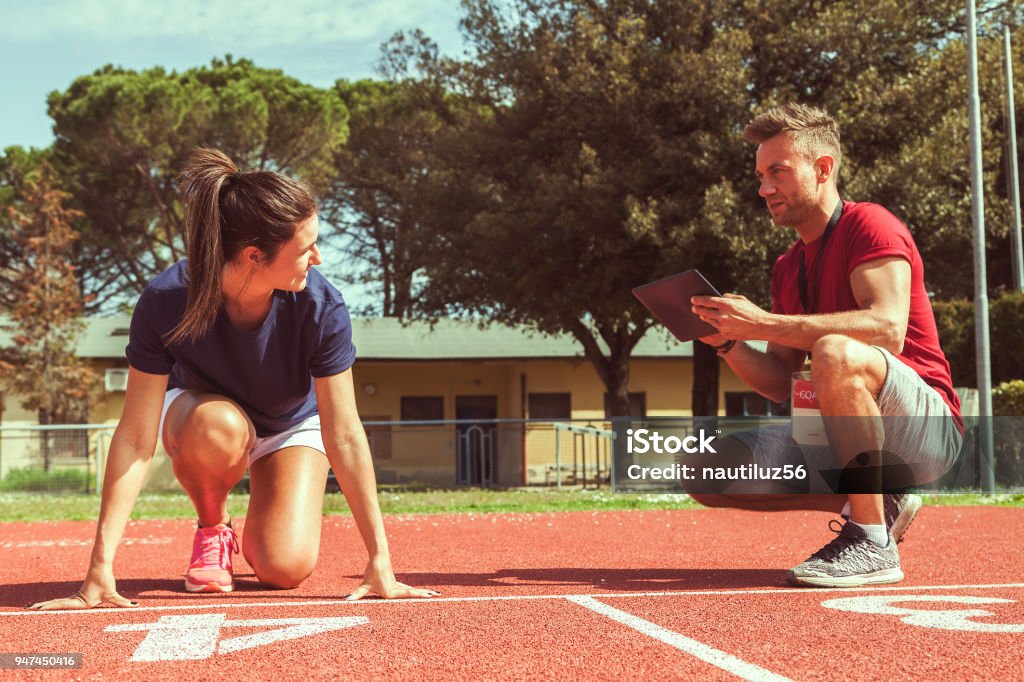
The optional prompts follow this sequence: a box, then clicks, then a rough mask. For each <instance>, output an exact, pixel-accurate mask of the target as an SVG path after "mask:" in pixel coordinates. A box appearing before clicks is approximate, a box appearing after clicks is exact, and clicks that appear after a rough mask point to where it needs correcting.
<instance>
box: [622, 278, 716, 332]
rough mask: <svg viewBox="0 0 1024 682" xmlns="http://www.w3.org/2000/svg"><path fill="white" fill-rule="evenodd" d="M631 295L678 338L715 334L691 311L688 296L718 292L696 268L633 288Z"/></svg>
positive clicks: (712, 294)
mask: <svg viewBox="0 0 1024 682" xmlns="http://www.w3.org/2000/svg"><path fill="white" fill-rule="evenodd" d="M633 295H634V296H636V297H637V298H638V299H640V302H641V303H643V304H644V307H645V308H647V309H648V310H650V311H651V314H652V315H654V317H655V319H657V320H658V322H661V323H662V324H663V325H665V327H667V328H668V330H669V331H670V332H672V336H674V337H676V338H677V339H679V340H680V341H693V340H694V339H699V338H701V337H702V336H711V335H712V334H717V333H718V330H717V329H715V328H714V327H712V326H711V325H710V324H708V323H707V322H705V321H704V320H702V319H700V318H699V317H698V316H697V315H695V314H694V313H693V311H692V304H691V303H690V298H691V297H692V296H721V295H722V294H720V293H718V289H716V288H715V287H713V286H711V283H710V282H708V281H707V280H706V279H704V276H703V275H702V274H700V272H698V271H697V270H687V271H686V272H680V273H679V274H678V275H672V276H670V277H666V278H664V279H659V280H658V281H656V282H651V283H650V284H644V285H642V286H638V287H636V288H635V289H633Z"/></svg>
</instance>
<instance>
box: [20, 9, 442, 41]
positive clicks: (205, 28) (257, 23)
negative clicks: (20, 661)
mask: <svg viewBox="0 0 1024 682" xmlns="http://www.w3.org/2000/svg"><path fill="white" fill-rule="evenodd" d="M6 4H7V6H6V7H5V9H4V14H5V17H4V21H3V22H0V40H4V39H6V40H16V41H25V42H31V41H40V40H47V41H48V40H52V39H73V40H98V41H112V42H121V41H126V40H146V41H149V40H163V39H173V38H176V37H182V36H189V37H199V36H202V37H204V38H206V39H209V40H211V41H216V42H219V43H225V44H244V45H247V46H249V47H251V48H253V49H258V48H263V47H271V46H274V47H280V46H286V45H294V46H295V47H296V48H301V47H302V46H303V45H325V44H338V43H351V42H363V41H370V40H380V39H383V38H387V37H389V36H390V35H391V34H392V33H393V32H394V31H397V30H401V29H411V28H417V27H422V28H424V29H426V30H427V31H428V33H429V30H430V28H431V26H432V25H433V23H434V21H433V20H434V19H435V18H436V17H438V16H439V15H440V16H444V17H445V18H446V19H448V20H450V19H451V18H452V17H454V16H455V15H456V14H457V11H456V7H457V0H381V1H380V2H373V1H372V0H371V1H367V0H350V1H341V2H339V0H248V1H246V0H242V1H241V2H240V1H239V0H176V1H174V2H166V1H154V0H78V1H75V0H49V1H47V0H37V1H36V2H17V3H6Z"/></svg>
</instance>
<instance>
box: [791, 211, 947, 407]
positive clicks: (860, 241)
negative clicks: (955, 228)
mask: <svg viewBox="0 0 1024 682" xmlns="http://www.w3.org/2000/svg"><path fill="white" fill-rule="evenodd" d="M820 247H821V239H818V240H816V241H814V242H812V243H810V244H807V245H804V243H803V241H802V240H799V239H798V240H797V241H796V243H795V244H793V246H791V247H789V250H787V251H786V253H784V254H782V255H781V256H780V257H779V259H778V260H777V261H775V268H774V269H773V270H772V311H773V312H775V313H780V314H783V315H802V314H807V313H809V312H810V311H805V310H804V308H803V304H802V303H801V302H800V286H799V284H798V281H799V274H798V273H799V271H800V253H801V252H804V259H805V261H804V262H805V264H806V267H805V272H806V273H807V299H808V301H814V306H815V308H814V312H815V313H840V312H844V311H847V310H857V309H859V307H860V306H858V305H857V299H855V298H854V296H853V289H852V288H851V286H850V274H851V273H852V272H853V271H854V269H855V268H856V267H857V266H859V265H862V264H864V263H867V262H869V261H873V260H877V259H879V258H889V257H893V256H896V257H899V258H903V259H905V260H907V262H909V263H910V320H909V321H908V323H907V335H906V339H905V341H904V343H903V352H902V353H901V354H900V355H899V359H900V360H902V361H903V362H904V363H905V364H906V365H907V366H908V367H910V368H911V369H912V370H914V371H915V372H917V373H918V375H920V377H921V378H922V379H924V382H925V383H926V384H928V385H929V386H931V387H932V388H934V389H935V390H936V391H938V392H939V395H941V396H942V399H943V400H945V401H946V404H947V405H949V409H950V412H952V414H953V416H954V418H956V420H957V423H958V424H959V423H960V419H959V417H960V399H959V398H958V397H957V395H956V393H955V392H954V391H953V379H952V377H951V376H950V373H949V362H948V361H947V360H946V356H945V355H943V354H942V349H941V348H940V347H939V334H938V331H937V329H936V327H935V313H933V312H932V304H931V301H930V300H929V299H928V292H927V291H926V290H925V287H924V264H923V263H922V262H921V254H920V253H918V251H917V245H916V244H914V238H913V237H911V236H910V231H909V230H908V229H907V226H906V225H904V224H903V223H902V222H900V220H899V218H897V217H896V216H894V215H893V214H892V213H889V211H887V210H886V209H885V208H883V207H882V206H879V205H878V204H869V203H858V202H855V201H844V202H843V215H842V217H841V218H840V219H839V223H838V224H836V226H835V229H833V231H832V234H831V235H830V236H829V239H828V243H827V244H826V245H825V255H824V261H822V262H821V263H820V264H819V263H817V262H816V260H817V258H818V256H819V255H820V254H819V253H818V252H819V251H820ZM819 272H820V273H821V274H820V276H819V274H818V273H819ZM819 282H820V285H819Z"/></svg>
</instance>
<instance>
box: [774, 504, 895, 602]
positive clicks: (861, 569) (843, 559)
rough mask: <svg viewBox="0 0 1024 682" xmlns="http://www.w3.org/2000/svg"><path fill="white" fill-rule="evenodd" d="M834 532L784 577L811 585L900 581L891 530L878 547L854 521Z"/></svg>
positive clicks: (875, 583) (854, 584) (793, 582)
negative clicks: (834, 534)
mask: <svg viewBox="0 0 1024 682" xmlns="http://www.w3.org/2000/svg"><path fill="white" fill-rule="evenodd" d="M832 523H838V521H835V520H833V521H832V522H831V523H830V524H829V526H830V527H832ZM832 529H833V530H836V529H835V528H832ZM836 532H837V533H838V535H837V536H836V537H835V539H833V540H832V542H830V543H828V544H827V545H825V546H824V547H822V548H821V549H819V550H818V551H817V552H815V553H814V554H812V555H811V557H810V558H809V559H807V561H805V562H803V563H802V564H800V565H799V566H796V567H795V568H793V569H791V570H790V571H789V572H788V573H787V574H786V580H787V581H788V582H790V583H792V584H794V585H808V586H811V587H860V586H861V585H884V584H887V583H898V582H899V581H901V580H903V571H902V570H901V569H900V553H899V550H897V549H896V540H895V539H893V537H892V533H890V534H889V544H888V545H887V546H885V547H879V546H878V545H876V544H875V543H873V542H871V540H868V536H867V534H866V533H865V532H864V529H862V528H861V527H860V526H858V525H857V524H855V523H845V524H843V525H842V527H841V528H840V529H839V530H837V531H836Z"/></svg>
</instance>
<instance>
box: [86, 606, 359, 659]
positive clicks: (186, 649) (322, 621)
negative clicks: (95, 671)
mask: <svg viewBox="0 0 1024 682" xmlns="http://www.w3.org/2000/svg"><path fill="white" fill-rule="evenodd" d="M368 621H369V618H366V617H365V616H348V617H344V618H268V619H265V620H227V614H226V613H212V614H204V615H201V616H161V618H160V620H159V621H157V622H156V623H138V624H130V625H110V626H108V627H107V628H106V632H137V631H140V630H141V631H146V632H148V633H149V634H147V635H146V638H145V639H144V640H142V643H141V644H139V646H138V648H137V649H135V653H134V654H132V657H131V660H133V661H185V660H199V659H203V658H209V657H211V656H213V655H214V654H215V653H217V654H230V653H233V652H235V651H241V650H242V649H252V648H253V647H258V646H263V645H264V644H270V643H272V642H283V641H285V640H289V639H298V638H299V637H308V636H310V635H318V634H321V633H324V632H331V631H333V630H341V629H343V628H350V627H354V626H356V625H362V624H364V623H366V622H368ZM265 627H274V628H276V629H274V630H263V631H261V632H256V633H253V634H251V635H242V636H240V637H231V638H229V639H220V631H221V628H265Z"/></svg>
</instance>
